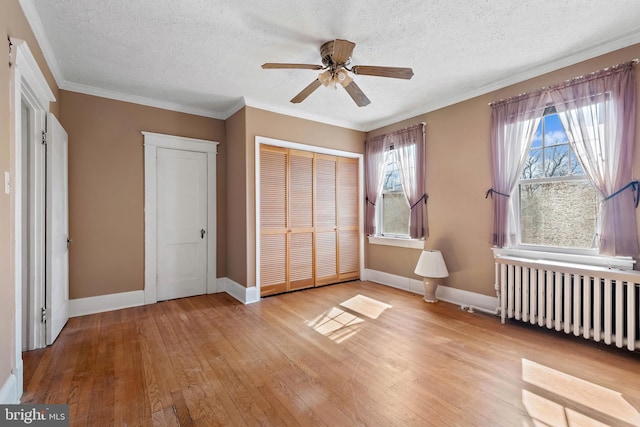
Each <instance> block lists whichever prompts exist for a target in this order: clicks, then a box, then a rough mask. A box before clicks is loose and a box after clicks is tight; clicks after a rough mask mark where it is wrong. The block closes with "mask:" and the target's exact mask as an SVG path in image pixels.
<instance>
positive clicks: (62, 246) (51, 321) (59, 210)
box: [45, 113, 69, 345]
mask: <svg viewBox="0 0 640 427" xmlns="http://www.w3.org/2000/svg"><path fill="white" fill-rule="evenodd" d="M67 150H68V137H67V132H65V130H64V129H63V128H62V125H60V122H58V120H57V119H56V117H55V116H54V115H53V114H51V113H49V115H48V116H47V208H46V212H47V214H46V218H47V219H46V221H47V227H46V229H47V231H46V234H47V244H46V290H45V294H46V315H45V316H46V331H47V332H46V334H47V345H51V344H53V342H54V341H55V339H56V338H57V337H58V335H59V334H60V331H61V330H62V328H63V327H64V325H65V324H66V323H67V320H69V203H68V189H69V186H68V180H67V160H68V156H67V152H68V151H67Z"/></svg>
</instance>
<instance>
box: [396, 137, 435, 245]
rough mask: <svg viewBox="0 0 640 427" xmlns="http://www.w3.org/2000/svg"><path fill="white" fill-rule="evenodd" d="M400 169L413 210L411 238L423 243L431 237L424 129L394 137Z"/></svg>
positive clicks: (405, 191) (411, 214) (405, 192)
mask: <svg viewBox="0 0 640 427" xmlns="http://www.w3.org/2000/svg"><path fill="white" fill-rule="evenodd" d="M390 140H391V141H392V143H393V147H394V150H397V159H398V163H399V165H400V172H401V174H400V176H401V180H402V187H403V189H404V194H405V196H407V200H408V201H409V207H410V209H411V211H410V212H411V213H410V219H409V236H410V237H411V238H412V239H423V238H425V237H427V236H428V235H429V228H428V225H427V194H426V193H425V188H424V181H425V155H424V125H422V124H421V125H418V126H413V127H411V128H408V129H405V130H403V131H400V132H396V133H394V134H392V135H391V136H390Z"/></svg>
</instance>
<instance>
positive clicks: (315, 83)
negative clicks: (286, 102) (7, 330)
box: [291, 79, 322, 104]
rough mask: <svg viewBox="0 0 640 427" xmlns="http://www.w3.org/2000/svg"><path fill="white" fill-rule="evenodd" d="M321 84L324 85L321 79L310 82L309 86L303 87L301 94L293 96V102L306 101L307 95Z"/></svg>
mask: <svg viewBox="0 0 640 427" xmlns="http://www.w3.org/2000/svg"><path fill="white" fill-rule="evenodd" d="M320 86H322V83H320V80H318V79H315V80H314V81H312V82H311V83H310V84H309V86H307V87H305V88H304V89H302V90H301V91H300V93H299V94H297V95H296V96H294V97H293V98H291V102H292V103H294V104H298V103H300V102H302V101H304V100H305V99H307V96H309V95H311V94H312V93H313V91H314V90H316V89H318V88H319V87H320Z"/></svg>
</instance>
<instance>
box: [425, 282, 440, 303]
mask: <svg viewBox="0 0 640 427" xmlns="http://www.w3.org/2000/svg"><path fill="white" fill-rule="evenodd" d="M437 289H438V282H436V281H435V280H434V279H424V301H425V302H431V303H435V302H438V298H436V290H437Z"/></svg>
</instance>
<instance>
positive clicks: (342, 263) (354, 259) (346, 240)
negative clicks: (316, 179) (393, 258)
mask: <svg viewBox="0 0 640 427" xmlns="http://www.w3.org/2000/svg"><path fill="white" fill-rule="evenodd" d="M337 172H338V173H337V175H338V183H337V186H336V188H337V191H338V194H337V203H338V280H339V281H341V282H342V281H346V280H354V279H357V278H359V277H360V256H359V254H360V246H359V241H360V240H359V238H358V237H359V233H360V231H359V224H360V220H359V218H360V216H359V209H358V200H359V191H358V188H359V181H358V159H349V158H344V157H340V158H339V159H338V171H337Z"/></svg>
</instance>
